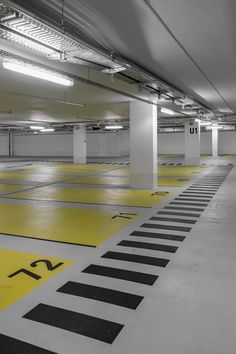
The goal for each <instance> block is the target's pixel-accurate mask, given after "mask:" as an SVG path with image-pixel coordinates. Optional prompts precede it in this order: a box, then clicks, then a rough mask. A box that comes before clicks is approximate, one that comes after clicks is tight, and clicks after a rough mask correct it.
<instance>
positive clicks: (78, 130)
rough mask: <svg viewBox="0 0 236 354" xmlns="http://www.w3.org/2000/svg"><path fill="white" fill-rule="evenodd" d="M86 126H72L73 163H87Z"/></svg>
mask: <svg viewBox="0 0 236 354" xmlns="http://www.w3.org/2000/svg"><path fill="white" fill-rule="evenodd" d="M86 145H87V143H86V125H85V124H80V125H76V126H74V130H73V163H86V162H87V149H86Z"/></svg>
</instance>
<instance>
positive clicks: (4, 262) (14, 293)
mask: <svg viewBox="0 0 236 354" xmlns="http://www.w3.org/2000/svg"><path fill="white" fill-rule="evenodd" d="M72 263H73V261H70V260H65V259H61V258H54V257H47V256H46V257H45V256H42V255H38V254H32V253H26V252H24V253H23V252H16V251H12V250H7V249H0V269H1V273H0V310H3V309H5V308H6V307H8V306H9V305H11V304H13V303H14V302H16V301H17V300H19V299H20V298H22V297H23V296H25V295H26V294H28V293H29V292H30V291H32V290H33V289H34V288H36V287H38V286H40V285H41V284H42V283H44V282H45V281H47V280H48V279H50V278H52V277H53V276H54V275H55V274H57V273H58V272H60V271H61V270H63V269H64V268H65V267H68V266H69V265H70V264H72ZM9 276H10V277H9Z"/></svg>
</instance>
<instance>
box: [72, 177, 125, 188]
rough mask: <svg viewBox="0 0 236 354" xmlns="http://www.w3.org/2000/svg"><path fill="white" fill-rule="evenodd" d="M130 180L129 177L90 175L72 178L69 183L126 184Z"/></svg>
mask: <svg viewBox="0 0 236 354" xmlns="http://www.w3.org/2000/svg"><path fill="white" fill-rule="evenodd" d="M129 182H130V179H129V177H120V176H118V177H111V176H103V175H102V176H91V177H85V178H80V179H74V180H73V181H71V182H69V183H73V184H100V185H105V184H107V185H111V186H112V185H122V186H125V185H128V184H129Z"/></svg>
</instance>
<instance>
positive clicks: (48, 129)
mask: <svg viewBox="0 0 236 354" xmlns="http://www.w3.org/2000/svg"><path fill="white" fill-rule="evenodd" d="M40 131H41V132H54V131H55V129H54V128H45V129H41V130H40Z"/></svg>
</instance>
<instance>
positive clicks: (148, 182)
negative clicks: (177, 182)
mask: <svg viewBox="0 0 236 354" xmlns="http://www.w3.org/2000/svg"><path fill="white" fill-rule="evenodd" d="M130 173H131V176H130V178H131V181H130V187H131V188H134V189H155V188H156V187H157V106H156V105H152V104H148V103H144V102H140V101H134V102H131V103H130Z"/></svg>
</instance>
